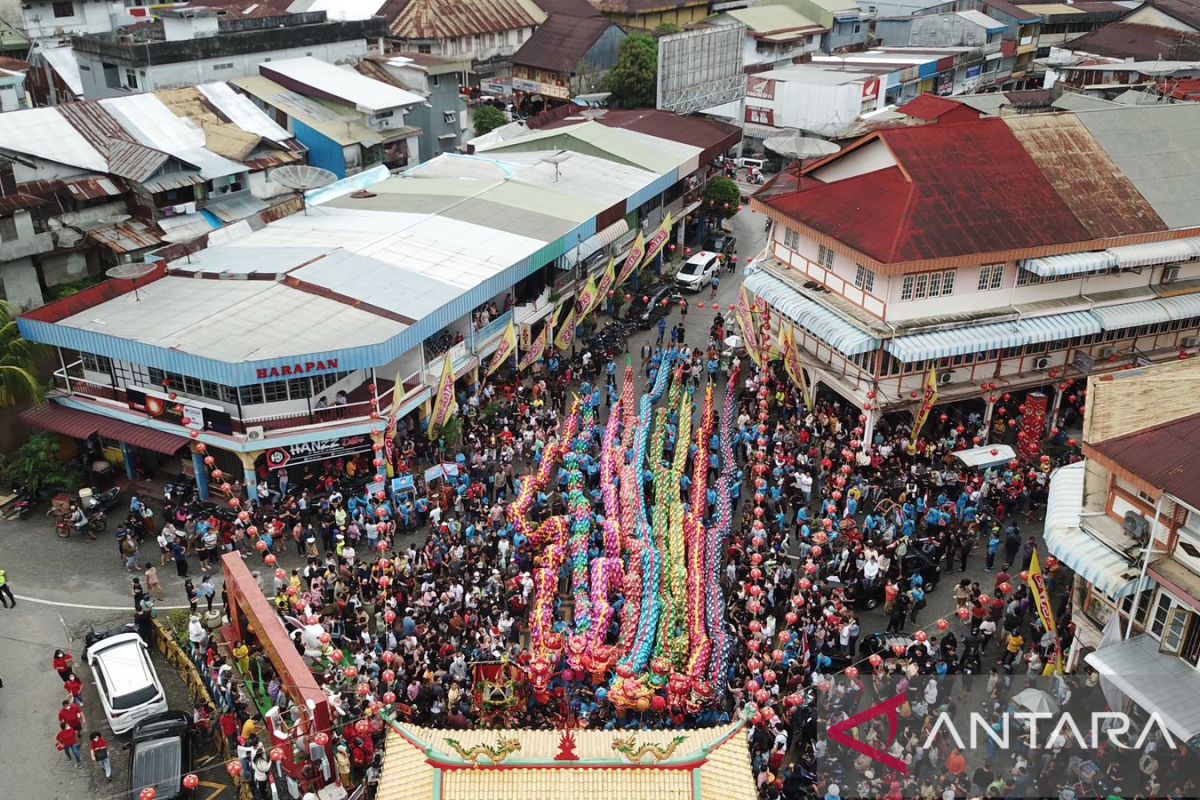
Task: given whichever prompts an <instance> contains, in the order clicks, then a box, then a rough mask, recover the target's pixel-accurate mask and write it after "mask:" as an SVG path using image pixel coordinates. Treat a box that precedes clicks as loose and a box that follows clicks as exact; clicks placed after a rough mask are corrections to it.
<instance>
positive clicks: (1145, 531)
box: [1121, 511, 1150, 544]
mask: <svg viewBox="0 0 1200 800" xmlns="http://www.w3.org/2000/svg"><path fill="white" fill-rule="evenodd" d="M1121 527H1122V528H1124V530H1125V532H1126V533H1128V534H1129V535H1130V536H1132V537H1133V538H1134V539H1137V540H1138V541H1139V542H1140V543H1142V544H1145V543H1146V540H1147V539H1149V538H1150V521H1149V520H1147V519H1146V518H1145V517H1143V516H1142V515H1141V514H1139V513H1138V512H1136V511H1126V512H1125V521H1124V522H1123V523H1122V524H1121Z"/></svg>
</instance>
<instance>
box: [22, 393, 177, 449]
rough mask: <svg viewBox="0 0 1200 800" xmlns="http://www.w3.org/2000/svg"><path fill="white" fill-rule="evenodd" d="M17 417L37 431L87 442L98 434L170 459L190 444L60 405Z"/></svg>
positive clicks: (24, 413) (52, 403)
mask: <svg viewBox="0 0 1200 800" xmlns="http://www.w3.org/2000/svg"><path fill="white" fill-rule="evenodd" d="M18 416H19V417H20V418H21V420H22V421H23V422H26V423H28V424H30V425H33V426H34V427H36V428H41V429H42V430H47V431H53V432H54V433H61V434H63V435H64V436H72V437H74V438H76V439H87V438H89V437H90V436H92V435H93V434H96V433H98V434H100V435H101V436H103V437H104V438H106V439H114V440H116V441H118V442H125V443H126V444H131V445H133V446H134V447H141V448H144V449H146V450H152V451H154V452H155V453H162V454H163V455H167V456H173V455H175V454H176V453H178V452H179V450H180V448H183V447H186V446H187V443H188V440H187V439H185V438H184V437H182V436H177V435H175V434H173V433H167V432H166V431H160V430H157V429H155V428H152V427H150V426H149V425H148V424H147V425H135V424H133V423H131V422H125V421H124V420H119V419H113V418H112V417H109V416H105V415H102V414H92V413H91V412H88V411H82V410H80V409H77V408H68V407H67V406H64V405H60V404H59V403H57V402H49V403H45V404H43V405H40V406H38V407H36V408H31V409H28V410H26V411H22V412H21V413H20V414H19V415H18Z"/></svg>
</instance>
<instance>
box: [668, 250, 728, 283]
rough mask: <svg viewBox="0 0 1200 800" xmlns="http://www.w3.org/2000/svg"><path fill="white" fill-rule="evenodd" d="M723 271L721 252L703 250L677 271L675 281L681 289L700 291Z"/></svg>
mask: <svg viewBox="0 0 1200 800" xmlns="http://www.w3.org/2000/svg"><path fill="white" fill-rule="evenodd" d="M720 271H721V254H720V253H713V252H711V251H709V250H701V251H700V252H699V253H696V255H694V256H692V257H691V258H689V259H688V260H687V261H686V262H685V263H684V265H683V266H682V267H680V268H679V272H677V273H675V283H676V285H678V286H679V288H681V289H686V290H688V291H690V292H698V291H700V290H701V289H703V288H704V287H705V286H708V284H709V281H711V280H712V276H713V275H716V274H717V273H719V272H720Z"/></svg>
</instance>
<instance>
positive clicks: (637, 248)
mask: <svg viewBox="0 0 1200 800" xmlns="http://www.w3.org/2000/svg"><path fill="white" fill-rule="evenodd" d="M645 253H646V240H645V238H644V237H643V236H642V234H641V233H640V232H639V233H638V235H637V238H636V239H634V241H633V248H632V249H631V250H630V251H629V255H627V256H625V262H624V263H623V264H621V273H620V274H619V275H617V286H624V285H625V281H627V280H629V276H630V275H632V274H633V271H634V270H635V269H637V268H638V265H639V264H641V263H642V256H643V255H645Z"/></svg>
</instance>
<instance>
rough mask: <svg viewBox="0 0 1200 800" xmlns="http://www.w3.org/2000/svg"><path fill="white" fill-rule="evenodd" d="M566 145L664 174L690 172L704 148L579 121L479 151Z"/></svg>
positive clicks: (518, 149) (535, 132)
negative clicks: (672, 171)
mask: <svg viewBox="0 0 1200 800" xmlns="http://www.w3.org/2000/svg"><path fill="white" fill-rule="evenodd" d="M554 149H563V150H571V151H572V152H576V153H581V154H591V155H596V156H601V157H602V158H608V159H610V160H615V161H623V162H625V163H626V164H629V165H631V166H636V167H641V168H643V169H647V170H651V171H652V172H655V173H657V174H663V173H666V172H669V171H671V170H675V171H676V176H677V177H678V176H682V175H687V174H690V173H691V172H693V171H694V170H695V168H696V167H697V166H698V165H699V164H698V161H699V155H700V153H701V152H702V150H701V148H699V147H695V146H693V145H689V144H684V143H682V142H674V141H670V140H668V139H664V138H660V137H658V136H651V135H649V134H644V133H638V132H637V131H634V130H630V129H627V128H611V127H608V126H607V125H603V124H601V123H599V122H594V121H588V122H580V123H578V124H575V125H569V126H564V127H556V128H543V129H541V130H531V131H530V132H529V133H526V134H524V135H522V136H518V137H516V138H512V139H506V140H504V141H502V142H499V143H497V144H493V145H487V146H485V147H483V148H477V150H476V151H477V152H480V153H495V154H499V153H508V152H516V151H522V150H525V151H528V150H554Z"/></svg>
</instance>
